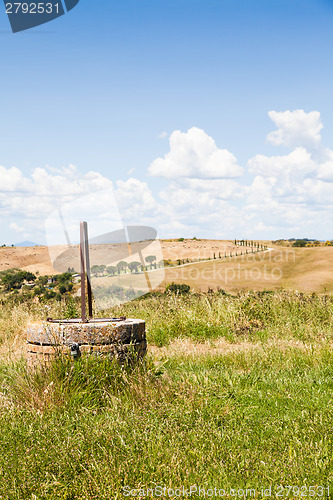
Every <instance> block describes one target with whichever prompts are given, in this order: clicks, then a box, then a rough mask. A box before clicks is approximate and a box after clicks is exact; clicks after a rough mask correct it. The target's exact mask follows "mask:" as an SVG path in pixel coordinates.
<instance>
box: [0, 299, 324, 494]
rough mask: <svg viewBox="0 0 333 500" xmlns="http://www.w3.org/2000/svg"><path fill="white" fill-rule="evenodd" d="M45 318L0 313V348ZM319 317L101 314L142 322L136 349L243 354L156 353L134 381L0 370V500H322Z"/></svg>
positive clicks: (138, 310)
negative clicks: (236, 493)
mask: <svg viewBox="0 0 333 500" xmlns="http://www.w3.org/2000/svg"><path fill="white" fill-rule="evenodd" d="M51 307H54V309H53V310H52V311H51V314H49V310H46V309H45V310H44V309H43V308H44V306H42V307H41V308H40V309H38V305H36V304H21V305H17V309H15V310H14V309H13V306H12V305H11V306H9V305H8V304H7V305H6V304H4V305H3V308H2V309H1V310H0V328H1V335H2V338H5V340H4V343H6V342H13V341H14V339H15V338H16V337H17V336H18V333H17V332H18V330H20V331H21V334H20V335H23V332H24V324H25V321H26V320H28V319H32V318H34V317H36V319H37V318H41V317H43V315H44V314H45V313H48V314H47V315H53V316H54V317H56V316H59V315H60V314H63V313H64V310H65V309H62V308H64V307H65V304H59V305H56V304H55V305H54V306H51ZM57 308H58V309H57ZM14 311H15V313H14ZM332 312H333V298H332V296H324V295H322V296H318V295H301V294H297V293H289V292H286V291H281V292H276V293H273V294H269V293H266V294H254V293H246V294H240V295H238V296H229V295H223V294H206V295H203V294H200V295H194V294H190V295H188V296H173V295H160V296H158V295H152V296H150V297H147V298H145V299H142V300H138V301H135V302H133V303H129V304H126V305H124V306H122V307H121V308H119V309H116V310H114V311H112V313H115V314H117V313H118V314H119V315H120V314H126V315H127V316H129V317H130V316H131V317H141V318H144V319H145V320H146V322H147V326H148V341H149V343H150V344H153V343H154V344H155V345H167V344H170V343H171V342H172V341H173V340H174V339H175V338H183V339H185V338H190V339H192V340H193V341H207V340H211V341H212V342H213V343H214V341H215V340H216V339H217V338H219V337H221V336H222V337H224V338H226V339H228V340H230V341H232V342H235V343H236V342H242V341H243V340H246V341H247V342H251V341H253V348H252V349H248V350H245V349H242V350H239V351H230V350H229V351H227V352H226V353H225V354H219V355H216V352H215V351H214V350H213V349H212V351H211V354H210V353H209V349H206V351H205V352H206V354H205V355H200V356H197V357H194V356H184V355H178V354H177V352H176V351H174V352H173V351H172V348H170V349H169V350H167V351H163V350H162V353H163V352H168V353H169V354H168V355H166V354H161V356H159V357H158V360H157V359H154V358H153V357H152V355H149V356H148V358H147V359H146V360H145V362H143V363H142V364H139V365H137V366H136V367H134V368H133V367H132V368H130V367H120V366H118V365H117V364H116V363H113V362H111V361H109V360H105V359H99V358H93V357H90V358H89V357H88V358H85V357H82V358H81V359H80V360H78V361H77V362H75V363H74V362H72V361H71V360H69V359H66V358H59V359H57V360H55V362H54V363H53V364H52V365H50V366H49V367H48V368H40V369H38V370H29V369H28V368H27V366H26V363H25V360H24V359H20V360H16V361H12V362H8V361H6V362H5V361H2V362H0V429H1V432H0V479H1V480H0V499H31V500H32V499H34V500H36V499H38V500H42V499H43V500H44V499H45V500H46V499H114V498H115V499H117V498H125V497H124V493H125V492H127V491H128V489H124V488H125V487H126V486H128V487H130V488H135V489H137V491H138V490H139V489H140V488H154V487H155V486H156V485H157V486H161V487H170V488H176V487H181V486H184V487H185V488H189V487H190V486H191V485H192V486H193V485H197V486H198V487H199V486H201V487H205V488H215V487H216V488H223V489H225V490H226V491H228V490H230V488H236V489H239V488H243V489H246V488H256V489H257V490H258V489H260V490H261V488H268V487H269V486H272V488H273V490H272V491H273V493H272V498H277V496H276V494H275V493H274V491H275V492H276V488H277V486H278V485H284V486H287V485H295V486H299V487H301V486H307V487H309V486H315V487H318V486H321V485H322V486H324V487H330V488H331V491H333V489H332V488H333V453H332V452H333V437H332V422H333V403H332V402H333V352H332V349H331V345H332V342H331V340H332ZM6 336H7V337H6ZM6 339H7V340H6ZM280 339H283V342H280ZM259 340H260V342H259ZM288 340H290V342H289V343H288ZM293 340H301V341H303V342H297V347H295V346H296V343H295V342H293ZM171 347H172V345H171ZM214 352H215V354H213V353H214ZM163 356H164V357H163ZM274 488H275V490H274ZM295 491H297V490H295ZM306 491H308V492H309V491H310V490H306ZM315 491H317V493H318V492H320V491H321V490H318V489H317V490H315ZM298 497H299V498H300V496H297V495H295V494H293V493H291V494H289V498H298ZM305 497H306V498H310V496H309V495H305ZM316 497H317V498H319V495H317V496H316ZM331 497H332V494H327V490H324V491H323V495H322V496H321V498H331ZM192 498H199V497H198V495H193V496H192ZM225 498H230V495H229V497H228V496H226V497H225ZM256 498H261V496H257V497H256ZM303 498H304V496H303Z"/></svg>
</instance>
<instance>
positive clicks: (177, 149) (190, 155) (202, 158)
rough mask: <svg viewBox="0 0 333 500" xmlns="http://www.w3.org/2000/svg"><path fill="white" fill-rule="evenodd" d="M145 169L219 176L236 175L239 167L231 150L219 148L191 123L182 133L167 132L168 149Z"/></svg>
mask: <svg viewBox="0 0 333 500" xmlns="http://www.w3.org/2000/svg"><path fill="white" fill-rule="evenodd" d="M148 172H149V174H150V175H152V176H158V177H165V178H168V179H174V178H182V177H196V178H203V179H205V178H206V179H213V178H215V179H220V178H230V177H239V176H241V175H242V172H243V169H242V167H240V166H239V165H238V164H237V160H236V158H235V156H234V155H233V154H232V153H230V152H229V151H227V150H226V149H219V148H218V147H217V146H216V143H215V141H214V139H213V138H212V137H210V136H209V135H208V134H206V132H205V131H204V130H202V129H199V128H197V127H193V128H191V129H189V130H188V131H187V132H186V133H184V132H181V131H180V130H175V131H174V132H173V133H172V134H171V136H170V151H169V152H168V153H167V154H166V155H165V156H164V158H157V159H156V160H155V161H153V163H152V164H151V165H150V167H149V169H148Z"/></svg>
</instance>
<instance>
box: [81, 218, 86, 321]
mask: <svg viewBox="0 0 333 500" xmlns="http://www.w3.org/2000/svg"><path fill="white" fill-rule="evenodd" d="M84 239H85V238H84V222H80V261H81V319H82V323H86V321H87V318H86V286H85V284H86V283H85V281H86V273H85V267H84V247H85V242H84Z"/></svg>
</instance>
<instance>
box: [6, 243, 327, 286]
mask: <svg viewBox="0 0 333 500" xmlns="http://www.w3.org/2000/svg"><path fill="white" fill-rule="evenodd" d="M265 243H266V244H268V245H269V246H270V248H271V250H270V251H268V252H259V253H257V254H256V255H252V254H250V255H243V256H238V257H235V256H233V257H232V258H230V257H227V258H225V257H224V256H225V254H227V255H230V252H232V253H233V254H235V252H236V250H237V251H238V253H240V251H241V250H242V249H241V247H235V245H234V244H233V242H232V241H225V240H184V241H176V240H161V246H162V253H163V258H164V259H165V260H170V261H173V263H174V264H176V261H177V259H181V260H185V261H186V260H187V259H189V260H190V261H191V260H199V259H201V260H202V259H211V260H210V261H208V262H207V261H206V262H196V263H189V264H185V265H184V266H176V267H170V268H168V267H167V268H166V269H165V280H164V282H163V284H162V288H164V286H165V285H166V284H168V283H171V282H172V281H174V282H176V283H188V284H189V285H190V286H191V287H192V288H193V289H195V290H197V291H200V290H201V291H207V289H208V288H213V289H217V288H221V289H224V290H227V291H237V290H242V289H243V290H248V289H255V290H264V289H268V290H272V289H279V288H281V287H283V288H290V289H294V290H299V291H317V292H324V291H325V290H327V291H333V247H317V248H290V247H281V246H278V245H270V244H269V242H265ZM214 254H215V257H216V259H214ZM219 255H221V257H222V258H221V259H219V258H218V257H219ZM10 268H20V269H24V270H27V271H31V272H34V273H36V272H39V274H40V275H44V274H49V275H52V274H57V271H56V270H54V269H53V267H52V264H51V261H50V257H49V252H48V248H47V247H45V246H40V247H27V248H24V247H16V248H1V250H0V271H3V270H5V269H10ZM115 279H116V278H115Z"/></svg>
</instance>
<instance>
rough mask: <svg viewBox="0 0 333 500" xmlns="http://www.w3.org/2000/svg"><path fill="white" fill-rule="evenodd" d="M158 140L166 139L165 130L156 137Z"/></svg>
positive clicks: (166, 133)
mask: <svg viewBox="0 0 333 500" xmlns="http://www.w3.org/2000/svg"><path fill="white" fill-rule="evenodd" d="M157 137H158V138H159V139H166V138H167V137H168V132H166V131H165V130H164V131H163V132H161V133H160V134H158V136H157Z"/></svg>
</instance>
